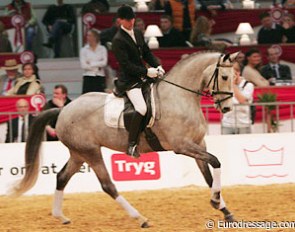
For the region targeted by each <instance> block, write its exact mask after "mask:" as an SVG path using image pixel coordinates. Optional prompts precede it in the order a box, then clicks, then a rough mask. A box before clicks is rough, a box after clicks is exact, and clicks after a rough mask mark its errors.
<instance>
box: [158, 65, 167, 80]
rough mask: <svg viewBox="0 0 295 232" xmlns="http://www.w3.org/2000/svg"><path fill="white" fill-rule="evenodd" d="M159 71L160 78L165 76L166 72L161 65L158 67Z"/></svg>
mask: <svg viewBox="0 0 295 232" xmlns="http://www.w3.org/2000/svg"><path fill="white" fill-rule="evenodd" d="M157 70H158V72H159V76H160V77H162V76H164V74H165V70H164V69H163V67H162V66H161V65H159V66H158V67H157Z"/></svg>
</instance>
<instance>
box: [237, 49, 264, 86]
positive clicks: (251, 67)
mask: <svg viewBox="0 0 295 232" xmlns="http://www.w3.org/2000/svg"><path fill="white" fill-rule="evenodd" d="M245 55H246V59H245V67H244V70H243V74H242V75H243V77H245V79H246V80H247V81H249V82H251V83H253V84H254V85H255V86H257V87H265V86H269V83H268V81H267V80H266V79H265V78H264V77H263V76H261V74H260V72H259V67H260V65H261V54H260V51H259V50H258V49H255V48H251V49H250V50H248V51H247V52H246V54H245Z"/></svg>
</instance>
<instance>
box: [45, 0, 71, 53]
mask: <svg viewBox="0 0 295 232" xmlns="http://www.w3.org/2000/svg"><path fill="white" fill-rule="evenodd" d="M56 1H57V5H51V6H49V8H48V9H47V11H46V13H45V15H44V17H43V20H42V22H43V24H44V25H45V26H46V29H47V31H48V32H49V38H48V42H47V43H45V44H43V45H44V46H46V47H48V48H54V57H55V58H58V57H60V52H61V38H62V36H64V35H66V34H69V33H70V32H71V31H72V30H73V28H74V25H75V21H76V16H75V12H74V8H73V7H72V6H71V5H69V4H63V0H56Z"/></svg>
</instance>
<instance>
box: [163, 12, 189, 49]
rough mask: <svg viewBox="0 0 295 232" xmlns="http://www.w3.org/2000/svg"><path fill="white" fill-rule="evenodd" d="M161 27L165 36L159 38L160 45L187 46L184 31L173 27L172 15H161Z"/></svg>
mask: <svg viewBox="0 0 295 232" xmlns="http://www.w3.org/2000/svg"><path fill="white" fill-rule="evenodd" d="M160 29H161V31H162V33H163V36H162V37H159V38H158V41H159V45H160V47H187V44H186V42H185V39H184V37H183V35H182V33H181V32H180V31H179V30H177V29H175V28H174V27H173V21H172V18H171V16H170V15H162V16H161V19H160Z"/></svg>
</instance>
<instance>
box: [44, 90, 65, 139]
mask: <svg viewBox="0 0 295 232" xmlns="http://www.w3.org/2000/svg"><path fill="white" fill-rule="evenodd" d="M70 102H71V99H70V98H68V89H67V88H66V87H65V86H64V85H56V86H55V87H54V90H53V98H52V99H51V100H49V101H48V102H47V103H46V105H45V106H44V110H48V109H52V108H62V107H64V106H66V105H67V104H69V103H70ZM55 124H56V120H53V121H51V122H50V124H49V125H48V126H46V133H47V141H57V140H58V138H57V136H56V132H55Z"/></svg>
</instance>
